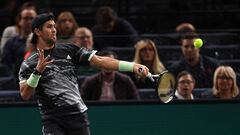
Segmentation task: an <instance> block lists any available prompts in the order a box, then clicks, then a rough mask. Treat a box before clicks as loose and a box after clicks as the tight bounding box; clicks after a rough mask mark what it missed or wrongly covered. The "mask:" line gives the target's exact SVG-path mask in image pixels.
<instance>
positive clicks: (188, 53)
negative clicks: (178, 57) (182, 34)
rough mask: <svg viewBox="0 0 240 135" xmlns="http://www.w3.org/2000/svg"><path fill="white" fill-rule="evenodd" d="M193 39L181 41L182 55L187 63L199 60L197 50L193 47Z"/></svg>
mask: <svg viewBox="0 0 240 135" xmlns="http://www.w3.org/2000/svg"><path fill="white" fill-rule="evenodd" d="M194 40H195V39H183V40H182V46H181V49H182V53H183V56H184V58H185V59H186V60H187V61H189V62H192V61H196V60H198V59H199V49H198V48H195V47H194V45H193V42H194Z"/></svg>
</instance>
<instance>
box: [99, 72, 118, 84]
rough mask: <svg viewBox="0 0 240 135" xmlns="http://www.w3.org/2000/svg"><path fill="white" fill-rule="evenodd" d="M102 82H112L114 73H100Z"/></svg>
mask: <svg viewBox="0 0 240 135" xmlns="http://www.w3.org/2000/svg"><path fill="white" fill-rule="evenodd" d="M102 75H103V80H104V81H106V82H112V81H113V80H114V77H115V74H114V72H111V73H102Z"/></svg>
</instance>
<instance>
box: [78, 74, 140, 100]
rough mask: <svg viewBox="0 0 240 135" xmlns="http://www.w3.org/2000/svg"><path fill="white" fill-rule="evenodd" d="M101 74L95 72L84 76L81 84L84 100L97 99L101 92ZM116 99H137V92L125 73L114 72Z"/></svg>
mask: <svg viewBox="0 0 240 135" xmlns="http://www.w3.org/2000/svg"><path fill="white" fill-rule="evenodd" d="M102 83H103V81H102V74H101V73H97V74H95V75H92V76H90V77H88V78H86V79H85V80H84V82H83V84H82V86H81V94H82V97H83V99H84V100H99V99H100V96H101V93H102ZM113 89H114V94H115V98H116V100H131V99H139V93H138V91H137V89H136V86H135V85H134V83H133V81H132V80H131V79H130V78H129V77H128V76H126V75H124V74H122V73H119V72H115V80H114V84H113Z"/></svg>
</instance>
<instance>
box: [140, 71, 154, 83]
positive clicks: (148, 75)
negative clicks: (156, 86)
mask: <svg viewBox="0 0 240 135" xmlns="http://www.w3.org/2000/svg"><path fill="white" fill-rule="evenodd" d="M138 71H139V72H143V69H142V68H139V69H138ZM147 78H149V79H150V80H151V81H152V82H154V79H153V77H152V74H151V73H150V72H148V74H147Z"/></svg>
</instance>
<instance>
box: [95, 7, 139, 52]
mask: <svg viewBox="0 0 240 135" xmlns="http://www.w3.org/2000/svg"><path fill="white" fill-rule="evenodd" d="M96 21H97V24H96V25H95V26H94V27H93V28H92V32H93V35H94V42H95V48H96V49H97V50H102V49H104V48H106V47H109V46H114V47H126V46H133V45H134V44H135V43H136V42H137V41H138V40H139V36H138V33H137V31H136V30H135V29H134V28H133V26H132V25H131V24H130V23H129V22H128V21H127V20H125V19H123V18H120V17H118V16H117V14H116V13H115V12H114V11H113V9H112V8H110V7H100V8H99V9H98V10H97V13H96Z"/></svg>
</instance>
